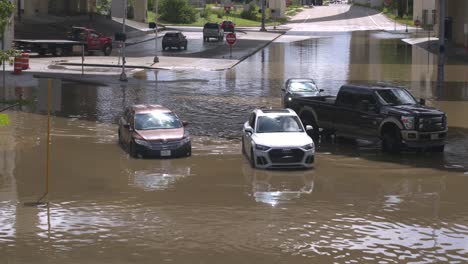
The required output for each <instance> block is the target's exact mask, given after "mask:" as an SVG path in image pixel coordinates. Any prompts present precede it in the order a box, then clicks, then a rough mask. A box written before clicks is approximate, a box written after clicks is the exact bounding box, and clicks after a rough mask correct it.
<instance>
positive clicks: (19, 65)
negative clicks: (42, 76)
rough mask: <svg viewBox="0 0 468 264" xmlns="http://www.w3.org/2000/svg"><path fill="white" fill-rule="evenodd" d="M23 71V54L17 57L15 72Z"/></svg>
mask: <svg viewBox="0 0 468 264" xmlns="http://www.w3.org/2000/svg"><path fill="white" fill-rule="evenodd" d="M22 72H23V62H22V60H21V56H17V57H15V64H14V71H13V73H14V74H21V73H22Z"/></svg>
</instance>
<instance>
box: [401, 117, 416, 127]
mask: <svg viewBox="0 0 468 264" xmlns="http://www.w3.org/2000/svg"><path fill="white" fill-rule="evenodd" d="M401 122H402V123H403V125H404V126H405V128H406V129H414V117H413V116H402V117H401Z"/></svg>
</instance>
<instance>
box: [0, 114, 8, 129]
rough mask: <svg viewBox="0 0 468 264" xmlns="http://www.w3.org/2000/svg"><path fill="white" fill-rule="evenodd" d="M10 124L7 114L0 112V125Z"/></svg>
mask: <svg viewBox="0 0 468 264" xmlns="http://www.w3.org/2000/svg"><path fill="white" fill-rule="evenodd" d="M9 124H10V119H9V118H8V115H7V114H0V126H8V125H9Z"/></svg>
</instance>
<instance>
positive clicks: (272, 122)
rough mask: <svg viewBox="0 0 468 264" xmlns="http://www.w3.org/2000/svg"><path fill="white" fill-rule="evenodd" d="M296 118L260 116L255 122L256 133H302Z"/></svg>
mask: <svg viewBox="0 0 468 264" xmlns="http://www.w3.org/2000/svg"><path fill="white" fill-rule="evenodd" d="M303 131H304V129H303V128H302V124H301V121H300V120H299V118H297V116H288V115H277V116H260V117H259V118H258V120H257V133H278V132H303Z"/></svg>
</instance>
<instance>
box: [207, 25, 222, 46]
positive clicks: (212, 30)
mask: <svg viewBox="0 0 468 264" xmlns="http://www.w3.org/2000/svg"><path fill="white" fill-rule="evenodd" d="M210 38H215V39H217V40H218V41H222V40H223V39H224V30H223V28H222V27H221V25H219V24H218V23H206V24H205V26H203V41H206V42H208V41H209V40H210Z"/></svg>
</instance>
